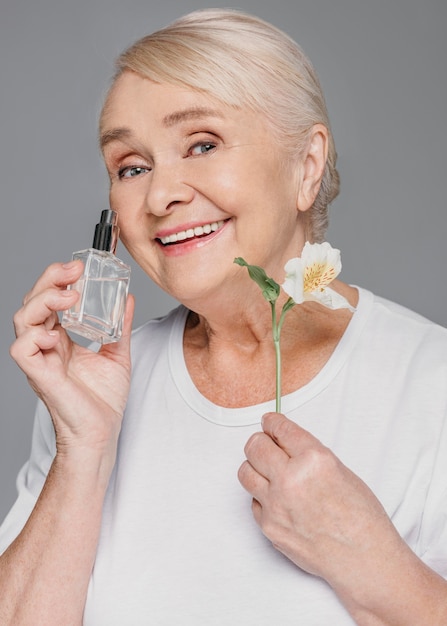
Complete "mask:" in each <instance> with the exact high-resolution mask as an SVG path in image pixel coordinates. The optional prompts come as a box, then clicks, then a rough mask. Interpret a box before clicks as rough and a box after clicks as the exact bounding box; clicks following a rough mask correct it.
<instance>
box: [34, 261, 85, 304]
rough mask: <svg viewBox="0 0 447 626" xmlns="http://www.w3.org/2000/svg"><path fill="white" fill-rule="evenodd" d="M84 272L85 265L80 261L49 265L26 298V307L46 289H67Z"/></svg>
mask: <svg viewBox="0 0 447 626" xmlns="http://www.w3.org/2000/svg"><path fill="white" fill-rule="evenodd" d="M82 270H83V264H82V262H81V261H78V260H76V261H70V262H68V263H53V264H52V265H49V266H48V267H47V268H46V270H45V271H44V272H43V274H42V275H41V276H40V277H39V278H38V279H37V281H36V282H35V284H34V285H33V287H32V289H31V290H30V291H29V292H28V293H27V294H26V296H25V297H24V299H23V304H24V305H26V304H27V303H28V302H29V300H31V299H32V298H33V297H34V296H35V295H36V294H38V293H40V292H41V291H45V290H46V289H49V288H54V287H57V288H59V289H63V288H66V287H67V286H68V285H70V284H72V283H74V282H76V281H77V280H78V278H79V277H80V276H81V274H82Z"/></svg>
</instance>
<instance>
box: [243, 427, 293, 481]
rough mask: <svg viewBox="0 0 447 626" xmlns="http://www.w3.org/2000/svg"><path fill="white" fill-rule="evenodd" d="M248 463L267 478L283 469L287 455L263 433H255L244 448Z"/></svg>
mask: <svg viewBox="0 0 447 626" xmlns="http://www.w3.org/2000/svg"><path fill="white" fill-rule="evenodd" d="M244 452H245V456H246V457H247V460H248V462H249V463H250V465H251V466H252V467H253V468H254V469H255V470H256V471H257V472H258V473H259V474H261V476H263V477H264V478H266V479H267V480H271V479H272V477H273V476H275V475H276V474H278V473H280V472H282V471H284V468H285V466H286V464H287V461H288V460H289V458H290V457H289V455H288V454H286V452H285V451H284V450H283V449H282V448H280V447H279V446H278V445H277V444H276V443H275V442H274V441H273V439H272V438H271V437H269V436H268V435H267V434H265V433H255V434H254V435H252V436H251V437H250V439H249V440H248V441H247V444H246V445H245V448H244Z"/></svg>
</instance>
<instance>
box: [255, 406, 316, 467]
mask: <svg viewBox="0 0 447 626" xmlns="http://www.w3.org/2000/svg"><path fill="white" fill-rule="evenodd" d="M262 429H263V431H264V432H265V434H266V435H268V436H269V437H270V438H271V439H273V441H274V442H275V443H276V444H277V445H278V446H279V447H280V448H282V449H283V450H284V452H286V453H287V454H288V455H289V456H290V457H292V456H296V455H297V454H300V453H301V452H303V451H304V450H305V449H306V448H309V447H311V446H313V445H315V444H319V441H318V439H316V438H315V437H314V436H313V435H312V434H311V433H310V432H309V431H307V430H304V428H301V426H298V424H296V422H292V420H290V419H288V418H287V417H286V416H285V415H282V414H281V413H266V414H265V415H264V416H263V418H262Z"/></svg>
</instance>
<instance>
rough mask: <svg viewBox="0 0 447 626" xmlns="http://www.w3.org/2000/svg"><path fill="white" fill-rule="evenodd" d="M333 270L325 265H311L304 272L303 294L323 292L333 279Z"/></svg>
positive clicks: (330, 266)
mask: <svg viewBox="0 0 447 626" xmlns="http://www.w3.org/2000/svg"><path fill="white" fill-rule="evenodd" d="M335 276H336V274H335V269H334V267H333V266H332V265H327V264H326V263H318V262H316V263H313V264H312V265H308V266H307V267H306V269H305V270H304V292H305V293H310V292H312V291H317V290H319V291H323V290H324V288H325V287H326V286H327V285H329V283H331V282H332V281H333V280H334V278H335Z"/></svg>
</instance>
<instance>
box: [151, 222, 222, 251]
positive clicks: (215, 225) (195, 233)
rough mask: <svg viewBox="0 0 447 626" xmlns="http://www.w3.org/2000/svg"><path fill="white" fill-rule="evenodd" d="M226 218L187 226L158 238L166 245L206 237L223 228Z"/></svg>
mask: <svg viewBox="0 0 447 626" xmlns="http://www.w3.org/2000/svg"><path fill="white" fill-rule="evenodd" d="M225 222H226V220H219V221H218V222H210V223H209V224H203V225H201V226H195V227H194V228H187V229H186V230H180V231H178V232H175V233H171V234H169V235H165V236H162V237H158V240H159V241H160V242H161V243H162V244H163V245H164V246H168V245H170V244H175V243H179V242H183V241H187V240H189V239H194V238H200V237H205V236H206V235H209V234H211V233H214V232H216V231H218V230H220V229H221V228H222V226H223V225H224V224H225Z"/></svg>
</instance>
